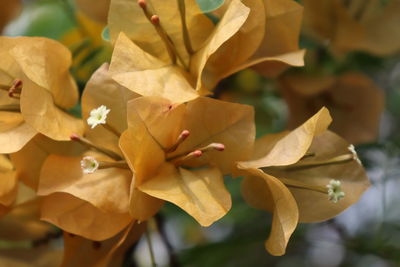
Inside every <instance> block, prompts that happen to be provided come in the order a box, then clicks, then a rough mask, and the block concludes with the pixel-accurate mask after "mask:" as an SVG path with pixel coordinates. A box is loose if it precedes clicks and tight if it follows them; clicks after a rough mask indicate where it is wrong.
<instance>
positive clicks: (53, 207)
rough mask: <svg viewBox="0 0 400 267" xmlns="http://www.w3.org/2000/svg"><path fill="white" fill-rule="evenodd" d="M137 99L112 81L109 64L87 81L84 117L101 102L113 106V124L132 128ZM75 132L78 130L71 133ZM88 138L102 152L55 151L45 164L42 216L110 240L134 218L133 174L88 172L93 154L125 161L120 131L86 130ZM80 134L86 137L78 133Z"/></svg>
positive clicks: (101, 158)
mask: <svg viewBox="0 0 400 267" xmlns="http://www.w3.org/2000/svg"><path fill="white" fill-rule="evenodd" d="M133 97H135V95H134V94H133V93H132V92H130V91H129V90H127V89H125V88H123V87H121V86H120V85H118V84H116V83H115V82H114V81H112V80H111V79H110V78H109V76H108V66H107V65H103V66H102V67H101V68H99V69H98V70H97V71H96V73H95V74H94V75H93V76H92V78H91V80H90V81H89V82H88V83H87V86H86V88H85V91H84V94H83V98H82V113H83V119H84V120H85V121H86V120H87V118H88V116H89V113H90V110H91V109H92V108H93V107H97V106H98V105H100V104H105V105H107V106H108V107H110V108H111V111H110V120H108V125H111V126H112V127H114V128H115V129H116V130H115V131H121V132H122V131H123V130H125V129H126V127H127V124H126V119H125V118H126V102H127V101H128V99H131V98H133ZM71 134H72V133H71ZM85 134H86V135H85V137H86V138H87V139H88V140H89V142H92V143H93V144H95V146H96V147H100V148H101V149H102V150H97V151H96V150H93V149H87V148H86V151H85V152H84V153H82V152H81V153H80V154H79V155H75V156H74V157H71V156H67V155H50V156H48V157H47V159H46V161H45V162H44V163H43V166H42V168H41V173H40V181H39V185H38V194H39V195H41V196H45V197H44V200H43V206H42V219H44V220H46V221H49V222H52V223H53V224H55V225H57V226H59V227H60V228H62V229H63V230H65V231H67V232H70V233H73V234H77V235H80V236H83V237H85V238H88V239H92V240H105V239H108V238H110V237H112V236H114V235H116V234H117V233H118V232H120V231H121V230H122V229H123V228H125V227H126V226H127V225H128V224H129V223H131V222H132V217H131V216H130V215H129V213H128V204H129V188H130V183H131V177H132V172H131V171H130V170H129V169H124V168H106V169H101V170H100V169H99V170H97V171H96V172H94V173H91V174H86V173H84V172H83V171H82V168H81V160H82V158H83V157H84V156H91V157H93V158H95V159H96V160H98V161H99V162H103V161H104V162H108V163H115V162H117V161H119V160H122V153H121V151H120V150H119V148H118V137H119V136H116V133H114V132H112V131H110V130H109V129H107V128H103V127H101V126H99V127H96V128H95V129H90V128H89V127H88V126H87V127H86V130H85ZM75 138H80V137H79V136H78V135H76V137H75Z"/></svg>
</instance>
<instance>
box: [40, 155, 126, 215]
mask: <svg viewBox="0 0 400 267" xmlns="http://www.w3.org/2000/svg"><path fill="white" fill-rule="evenodd" d="M90 155H92V156H94V157H95V158H96V159H97V160H102V159H105V160H108V161H111V160H110V159H108V158H107V157H104V156H103V155H101V154H99V153H93V154H90ZM81 160H82V157H65V156H59V155H50V156H49V157H48V158H47V159H46V161H45V162H44V163H43V167H42V171H41V173H40V181H39V187H38V195H41V196H45V195H50V194H52V193H56V192H63V193H68V194H71V195H73V196H74V197H76V198H79V199H82V200H84V201H87V202H89V203H91V204H92V205H93V206H95V207H96V208H98V209H100V210H102V211H103V212H111V213H128V204H129V185H130V182H131V177H132V173H131V171H130V170H127V169H119V168H107V169H101V170H97V171H96V172H94V173H91V174H84V173H83V171H82V169H81V167H80V161H81Z"/></svg>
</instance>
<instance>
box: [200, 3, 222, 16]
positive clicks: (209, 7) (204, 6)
mask: <svg viewBox="0 0 400 267" xmlns="http://www.w3.org/2000/svg"><path fill="white" fill-rule="evenodd" d="M196 1H197V4H198V5H199V6H200V9H201V11H203V12H204V13H208V12H211V11H214V10H216V9H217V8H219V7H220V6H222V5H223V3H224V0H196Z"/></svg>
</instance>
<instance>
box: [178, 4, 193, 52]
mask: <svg viewBox="0 0 400 267" xmlns="http://www.w3.org/2000/svg"><path fill="white" fill-rule="evenodd" d="M178 7H179V13H180V15H181V23H182V33H183V42H184V44H185V48H186V51H187V52H188V53H189V55H192V54H194V50H193V47H192V43H191V42H190V36H189V30H188V28H187V23H186V6H185V0H178Z"/></svg>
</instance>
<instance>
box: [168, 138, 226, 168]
mask: <svg viewBox="0 0 400 267" xmlns="http://www.w3.org/2000/svg"><path fill="white" fill-rule="evenodd" d="M212 150H216V151H224V150H225V146H224V145H223V144H220V143H211V144H209V145H207V146H205V147H201V148H199V149H195V150H193V151H192V152H189V153H185V154H180V155H176V156H173V157H169V158H168V157H167V161H169V162H171V163H173V164H174V165H176V166H178V165H182V163H183V162H184V161H187V160H190V159H194V158H198V157H200V156H202V155H203V153H205V152H208V151H212Z"/></svg>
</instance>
